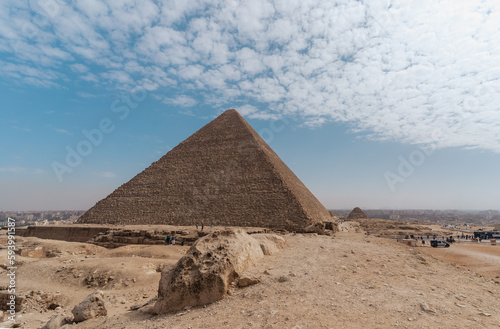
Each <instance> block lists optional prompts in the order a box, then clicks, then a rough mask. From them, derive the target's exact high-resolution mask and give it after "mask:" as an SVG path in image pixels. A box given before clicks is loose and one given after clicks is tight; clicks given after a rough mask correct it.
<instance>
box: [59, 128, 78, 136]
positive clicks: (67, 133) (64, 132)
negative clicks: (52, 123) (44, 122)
mask: <svg viewBox="0 0 500 329" xmlns="http://www.w3.org/2000/svg"><path fill="white" fill-rule="evenodd" d="M54 131H57V132H58V133H61V134H66V135H73V134H72V133H70V132H69V131H67V130H66V129H61V128H54Z"/></svg>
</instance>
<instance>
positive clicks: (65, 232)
mask: <svg viewBox="0 0 500 329" xmlns="http://www.w3.org/2000/svg"><path fill="white" fill-rule="evenodd" d="M109 230H110V227H106V226H89V227H85V226H72V225H67V226H52V225H47V226H28V227H27V228H26V229H24V230H23V232H22V233H21V234H22V236H24V237H30V236H32V237H36V238H40V239H52V240H63V241H71V242H87V241H89V240H90V239H92V238H93V237H94V236H96V235H98V234H99V233H105V232H108V231H109ZM20 232H21V231H20Z"/></svg>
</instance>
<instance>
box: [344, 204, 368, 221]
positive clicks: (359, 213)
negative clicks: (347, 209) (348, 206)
mask: <svg viewBox="0 0 500 329" xmlns="http://www.w3.org/2000/svg"><path fill="white" fill-rule="evenodd" d="M347 218H349V219H358V218H368V216H366V214H365V213H364V211H363V210H361V208H359V207H356V208H354V209H353V210H352V211H351V213H350V214H349V216H347Z"/></svg>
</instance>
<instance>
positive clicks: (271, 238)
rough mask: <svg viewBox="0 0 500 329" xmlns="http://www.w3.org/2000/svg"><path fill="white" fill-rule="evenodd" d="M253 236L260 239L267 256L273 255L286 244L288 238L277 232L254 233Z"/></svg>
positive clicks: (261, 246)
mask: <svg viewBox="0 0 500 329" xmlns="http://www.w3.org/2000/svg"><path fill="white" fill-rule="evenodd" d="M252 238H254V239H255V240H257V241H259V244H260V248H261V249H262V252H263V253H264V255H266V256H269V255H272V254H274V253H276V252H278V251H279V250H280V249H283V248H284V247H285V246H286V240H285V239H284V238H282V237H281V236H277V235H276V234H265V233H259V234H252Z"/></svg>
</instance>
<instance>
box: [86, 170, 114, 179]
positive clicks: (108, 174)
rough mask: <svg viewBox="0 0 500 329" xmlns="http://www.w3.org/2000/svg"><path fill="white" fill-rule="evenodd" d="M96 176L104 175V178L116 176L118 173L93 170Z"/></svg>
mask: <svg viewBox="0 0 500 329" xmlns="http://www.w3.org/2000/svg"><path fill="white" fill-rule="evenodd" d="M92 174H93V175H94V176H98V177H102V178H114V177H116V174H115V173H114V172H112V171H99V172H93V173H92Z"/></svg>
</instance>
